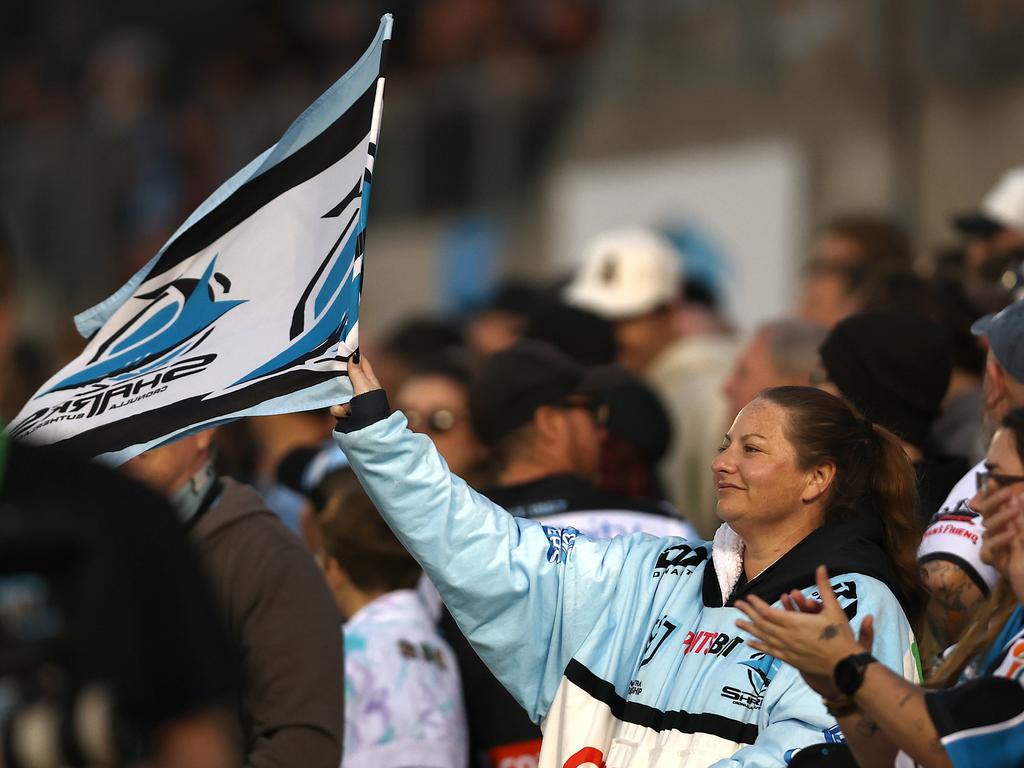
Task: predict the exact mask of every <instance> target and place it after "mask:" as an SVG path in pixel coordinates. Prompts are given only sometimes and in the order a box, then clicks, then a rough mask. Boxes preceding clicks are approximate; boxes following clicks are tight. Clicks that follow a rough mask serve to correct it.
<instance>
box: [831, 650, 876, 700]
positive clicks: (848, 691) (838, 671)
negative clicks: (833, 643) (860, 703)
mask: <svg viewBox="0 0 1024 768" xmlns="http://www.w3.org/2000/svg"><path fill="white" fill-rule="evenodd" d="M876 661H878V659H876V658H875V657H874V656H872V655H871V654H870V653H855V654H853V655H851V656H847V657H846V658H845V659H842V660H841V661H840V662H839V663H838V664H836V668H835V669H834V670H833V671H832V678H833V680H834V681H835V684H836V688H838V689H839V692H840V693H842V694H843V695H844V696H853V695H854V694H856V693H857V691H858V690H860V686H861V684H862V683H863V682H864V670H865V669H867V667H868V665H869V664H872V663H874V662H876Z"/></svg>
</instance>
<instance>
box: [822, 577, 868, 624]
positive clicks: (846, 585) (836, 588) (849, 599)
mask: <svg viewBox="0 0 1024 768" xmlns="http://www.w3.org/2000/svg"><path fill="white" fill-rule="evenodd" d="M832 591H833V592H835V593H836V599H837V600H838V601H839V604H840V605H841V606H842V607H843V611H845V612H846V618H848V619H850V620H851V621H852V620H853V617H854V616H856V615H857V584H856V582H853V581H840V582H832ZM811 597H813V598H814V599H815V600H821V594H820V593H819V592H818V590H814V591H813V592H811Z"/></svg>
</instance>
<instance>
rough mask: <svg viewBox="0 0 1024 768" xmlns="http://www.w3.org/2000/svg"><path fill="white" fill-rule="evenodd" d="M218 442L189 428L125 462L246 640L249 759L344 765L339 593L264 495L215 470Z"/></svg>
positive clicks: (244, 705) (254, 764)
mask: <svg viewBox="0 0 1024 768" xmlns="http://www.w3.org/2000/svg"><path fill="white" fill-rule="evenodd" d="M212 441H213V432H212V431H209V430H208V431H205V432H200V433H198V434H194V435H190V436H188V437H184V438H181V439H180V440H177V441H175V442H173V443H168V444H167V445H164V446H161V447H159V448H154V449H152V450H150V451H147V452H145V453H143V454H141V455H139V456H137V457H136V458H134V459H132V460H131V461H129V462H127V463H126V464H125V465H124V470H125V471H126V472H128V474H130V475H132V476H134V477H136V478H137V479H139V480H142V481H144V482H145V483H146V484H147V485H149V486H150V487H151V488H153V489H155V490H157V491H159V492H160V493H162V494H164V495H165V496H166V497H168V498H169V499H170V500H171V502H172V504H173V506H174V507H175V509H176V511H177V513H178V516H179V517H180V518H181V520H182V522H183V523H184V525H185V526H186V527H187V528H188V530H189V532H190V533H191V536H192V539H193V540H194V541H195V543H196V545H197V546H198V548H199V551H200V554H201V555H202V558H203V560H204V563H205V565H206V570H207V573H208V574H209V576H210V580H211V583H212V585H213V589H214V593H215V594H216V596H217V597H218V599H219V602H220V606H221V609H222V610H223V612H224V614H225V618H226V621H227V626H228V630H229V634H230V636H231V637H232V638H233V639H234V640H235V641H236V642H237V643H238V645H239V646H241V648H242V659H241V664H242V669H241V673H242V674H243V675H244V678H245V680H246V681H247V684H246V687H245V689H244V691H243V693H242V695H241V698H240V700H239V702H238V706H237V712H238V722H237V728H238V731H239V736H240V738H241V742H242V751H243V754H244V765H246V766H249V767H251V768H264V767H266V768H269V767H270V766H277V765H303V766H310V768H337V765H338V763H339V761H340V760H341V729H342V723H343V715H342V711H343V702H344V688H343V671H342V653H343V650H342V645H341V636H340V633H339V632H338V625H339V623H340V617H339V616H338V612H337V609H336V608H335V606H334V601H333V600H332V599H331V596H330V593H329V592H328V590H327V588H326V587H325V585H324V581H323V579H322V578H321V576H320V574H319V573H318V572H317V568H316V564H315V563H314V562H313V559H312V557H311V556H310V554H309V552H308V551H307V550H306V549H305V547H304V546H303V545H302V542H301V541H299V539H298V538H297V537H296V536H295V535H293V534H292V533H291V532H289V531H288V530H287V529H286V528H285V527H284V526H283V525H282V524H281V521H280V520H279V519H278V518H277V516H276V515H274V513H272V512H271V511H269V510H268V509H267V508H266V506H265V505H264V504H263V501H262V499H261V498H260V497H259V495H258V494H257V493H256V492H255V491H254V490H253V489H252V488H250V487H248V486H245V485H241V484H240V483H237V482H235V481H234V480H232V479H230V478H220V477H217V476H216V474H215V473H214V471H213V465H212Z"/></svg>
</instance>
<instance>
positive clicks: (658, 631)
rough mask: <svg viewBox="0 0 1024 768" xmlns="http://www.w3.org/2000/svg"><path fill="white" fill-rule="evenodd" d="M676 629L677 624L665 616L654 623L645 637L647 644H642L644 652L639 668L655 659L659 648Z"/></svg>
mask: <svg viewBox="0 0 1024 768" xmlns="http://www.w3.org/2000/svg"><path fill="white" fill-rule="evenodd" d="M677 628H678V624H677V623H676V622H675V621H673V620H672V619H670V618H669V617H668V616H667V615H666V616H662V617H661V618H659V619H658V620H657V621H656V622H654V626H653V627H652V628H651V633H650V634H649V635H648V636H647V642H646V643H645V644H644V652H643V655H642V656H641V658H640V666H641V667H642V666H644V665H645V664H647V663H648V662H649V661H650V660H651V659H653V658H654V657H655V655H656V654H657V653H658V651H659V650H661V646H663V645H664V644H665V641H666V640H668V637H669V635H671V634H672V633H673V632H675V631H676V629H677Z"/></svg>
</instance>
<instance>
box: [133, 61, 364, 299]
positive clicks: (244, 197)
mask: <svg viewBox="0 0 1024 768" xmlns="http://www.w3.org/2000/svg"><path fill="white" fill-rule="evenodd" d="M376 95H377V81H376V80H374V82H373V84H371V85H370V87H369V88H367V89H366V91H365V92H364V93H363V95H362V96H360V97H359V98H358V99H356V101H355V103H354V104H353V105H352V106H351V107H349V108H348V109H347V110H345V112H344V114H342V115H341V116H340V117H339V118H338V119H337V120H335V121H334V122H333V123H331V124H330V125H329V126H328V127H327V128H326V129H325V130H324V131H323V132H322V133H320V134H319V135H318V136H316V137H315V138H314V139H312V140H311V141H310V142H309V143H308V144H306V145H305V146H304V147H302V148H301V149H298V150H296V151H295V152H294V153H293V154H291V155H289V156H288V157H286V158H285V159H284V160H282V161H281V162H280V163H278V164H277V165H275V166H274V167H273V168H270V169H269V170H267V171H266V172H264V173H261V174H260V175H259V176H257V177H256V178H255V179H251V180H249V181H247V182H246V183H245V184H243V185H242V186H241V187H239V188H238V189H236V190H235V191H234V192H233V193H232V194H231V195H229V196H228V197H227V198H226V199H225V200H223V201H222V202H221V203H220V205H218V206H217V207H216V208H214V209H213V210H212V211H210V212H209V213H208V214H206V215H205V216H204V217H203V218H201V219H200V220H199V221H197V222H196V223H195V224H193V225H192V226H191V227H189V228H188V229H187V230H186V231H185V232H183V233H182V234H181V236H180V237H178V239H177V240H175V241H174V242H173V243H171V244H170V245H169V246H168V247H167V250H166V251H164V253H163V255H162V256H161V257H160V260H159V261H158V262H157V263H156V265H155V266H154V267H153V269H152V270H151V271H150V273H149V274H148V275H147V276H146V279H147V280H149V279H151V278H152V277H154V276H156V275H159V274H161V273H162V272H166V271H167V270H169V269H171V268H173V267H175V266H177V265H178V264H180V263H181V262H183V261H185V260H186V259H189V258H190V257H192V256H193V255H194V254H196V253H198V252H199V251H201V250H203V249H204V248H206V247H207V246H209V245H210V243H212V242H214V241H215V240H216V239H217V238H219V237H221V236H222V235H224V234H225V233H226V232H230V231H231V230H232V229H234V228H235V227H236V226H238V225H239V224H241V223H242V222H243V221H245V220H246V219H247V218H249V217H250V216H252V215H253V214H254V213H256V211H258V210H259V209H260V208H262V207H263V206H264V205H266V204H267V203H269V202H270V201H271V200H273V199H274V198H276V197H278V196H280V195H282V194H283V193H285V192H287V191H288V190H289V189H291V188H292V187H296V186H298V185H299V184H302V183H303V182H304V181H308V180H309V179H311V178H313V177H314V176H316V175H317V174H318V173H320V172H322V171H324V170H326V169H327V168H330V167H331V166H332V165H334V163H336V162H338V160H340V159H341V158H342V157H344V156H345V155H347V154H348V153H349V152H351V151H352V150H353V149H354V148H355V147H356V146H357V145H358V144H359V143H360V142H361V141H363V140H364V139H366V136H367V134H368V133H369V132H370V122H371V120H372V118H373V103H374V100H375V98H376Z"/></svg>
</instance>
